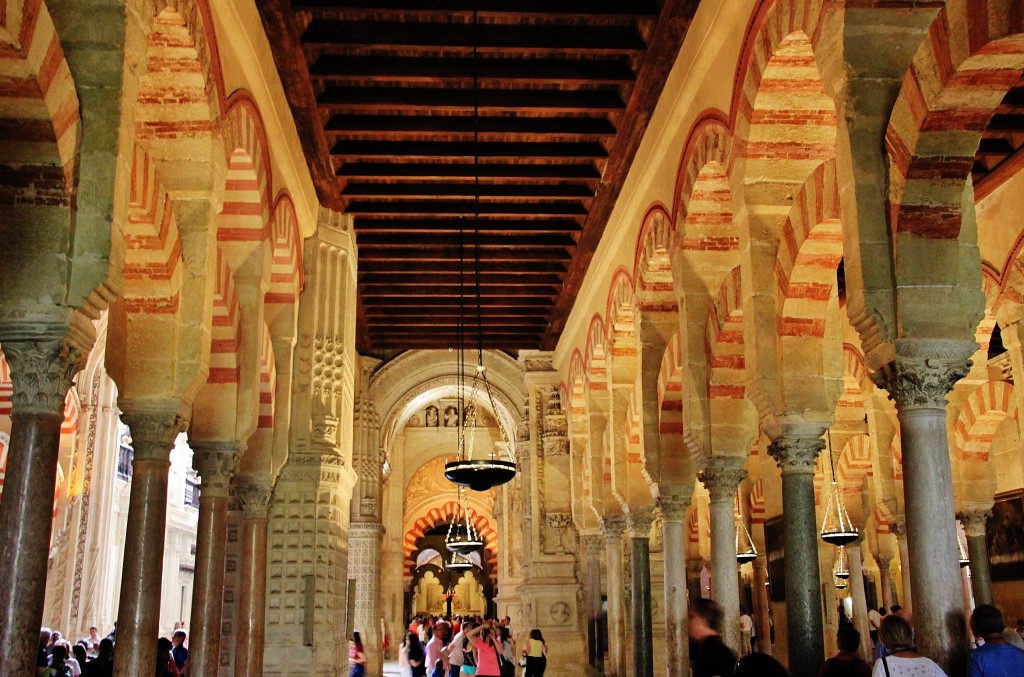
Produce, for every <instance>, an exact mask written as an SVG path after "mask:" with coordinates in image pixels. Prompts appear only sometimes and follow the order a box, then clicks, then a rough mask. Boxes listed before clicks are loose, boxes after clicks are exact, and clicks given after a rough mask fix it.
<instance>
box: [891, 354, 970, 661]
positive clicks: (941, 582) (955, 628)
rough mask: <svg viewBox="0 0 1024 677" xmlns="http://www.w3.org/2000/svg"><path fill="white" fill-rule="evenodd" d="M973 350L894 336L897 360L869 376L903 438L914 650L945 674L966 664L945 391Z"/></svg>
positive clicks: (965, 367) (963, 370)
mask: <svg viewBox="0 0 1024 677" xmlns="http://www.w3.org/2000/svg"><path fill="white" fill-rule="evenodd" d="M976 349H977V345H976V344H975V343H974V342H973V341H951V340H950V341H939V340H933V341H923V340H922V341H914V342H910V341H903V342H897V345H896V354H897V356H896V359H895V360H893V361H892V362H890V363H889V364H888V365H886V366H885V368H884V369H883V370H881V371H879V372H876V373H875V375H874V378H875V379H876V382H877V383H878V384H879V385H882V386H883V387H884V388H885V389H886V390H888V391H889V394H890V397H892V399H893V400H895V402H896V410H897V418H898V419H899V422H900V432H901V435H902V439H903V496H904V503H905V506H906V508H905V513H906V521H907V550H908V552H909V555H910V562H911V569H912V570H913V572H914V576H913V578H912V579H911V581H910V585H911V589H912V590H913V597H914V602H915V604H914V628H915V630H916V637H917V638H918V640H917V644H918V650H919V651H920V652H921V653H922V654H924V655H925V656H928V657H929V658H931V659H932V660H934V661H935V662H936V663H938V664H939V666H940V667H942V669H943V670H945V671H946V674H950V675H954V674H955V675H960V674H964V672H965V671H966V669H967V624H966V618H965V615H964V605H963V599H962V596H961V592H960V588H961V585H960V571H959V567H958V565H957V552H958V549H959V546H958V544H957V534H956V521H955V516H954V510H953V478H952V474H951V471H950V462H949V441H948V435H947V431H946V395H947V394H948V393H949V391H950V390H951V389H952V388H953V385H954V384H956V382H957V381H959V380H960V379H961V378H963V377H964V375H966V374H967V372H968V370H969V369H970V366H971V360H970V357H971V355H973V353H974V351H975V350H976ZM900 556H901V557H902V556H903V552H900Z"/></svg>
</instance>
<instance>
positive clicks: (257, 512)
mask: <svg viewBox="0 0 1024 677" xmlns="http://www.w3.org/2000/svg"><path fill="white" fill-rule="evenodd" d="M231 491H232V492H233V493H234V494H235V496H237V497H238V502H239V503H240V504H241V507H242V514H243V515H244V516H245V519H247V520H251V519H263V518H265V517H266V516H267V511H268V510H269V509H270V499H271V497H272V496H273V495H274V487H273V485H272V484H271V483H270V478H269V477H260V476H255V475H235V476H234V478H233V479H232V480H231Z"/></svg>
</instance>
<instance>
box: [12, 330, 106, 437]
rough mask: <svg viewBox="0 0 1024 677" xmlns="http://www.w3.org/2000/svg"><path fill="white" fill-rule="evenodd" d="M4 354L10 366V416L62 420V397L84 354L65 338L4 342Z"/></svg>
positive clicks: (85, 354)
mask: <svg viewBox="0 0 1024 677" xmlns="http://www.w3.org/2000/svg"><path fill="white" fill-rule="evenodd" d="M2 347H3V351H4V355H5V356H6V357H7V362H8V363H9V364H10V365H11V382H12V383H11V385H12V386H13V388H14V392H13V393H12V394H11V411H12V414H14V415H18V414H34V415H43V416H53V417H59V418H61V419H63V418H64V398H65V397H66V396H67V394H68V388H70V387H71V381H72V380H73V379H74V377H75V374H77V373H78V372H79V371H80V370H81V369H82V367H84V366H85V360H86V358H87V357H88V353H86V352H85V351H83V350H82V349H80V348H78V347H77V346H75V345H72V344H71V343H70V342H69V341H68V340H67V338H65V337H63V336H58V337H44V338H38V339H24V340H13V341H12V340H8V341H5V342H4V344H3V346H2Z"/></svg>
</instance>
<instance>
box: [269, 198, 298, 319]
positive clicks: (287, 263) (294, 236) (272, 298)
mask: <svg viewBox="0 0 1024 677" xmlns="http://www.w3.org/2000/svg"><path fill="white" fill-rule="evenodd" d="M270 246H271V256H272V258H271V263H270V285H269V287H268V288H267V293H266V294H265V295H264V297H263V300H264V303H266V304H267V305H268V306H289V305H292V304H294V303H295V302H297V301H298V299H299V292H300V291H301V290H302V283H303V278H302V238H301V237H300V236H299V219H298V217H297V216H296V215H295V205H294V204H293V203H292V199H291V197H290V196H289V195H288V194H287V193H282V194H281V195H279V196H278V198H277V201H276V202H275V203H274V210H273V213H272V214H271V217H270Z"/></svg>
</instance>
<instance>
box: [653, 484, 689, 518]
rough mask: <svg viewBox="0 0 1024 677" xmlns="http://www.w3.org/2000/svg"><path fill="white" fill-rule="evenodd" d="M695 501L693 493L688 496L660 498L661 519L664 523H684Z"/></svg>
mask: <svg viewBox="0 0 1024 677" xmlns="http://www.w3.org/2000/svg"><path fill="white" fill-rule="evenodd" d="M692 500H693V493H692V491H691V493H690V494H689V495H688V496H681V495H678V494H677V495H674V496H660V497H659V498H658V509H659V510H660V511H661V519H662V520H663V521H664V522H680V523H681V522H682V521H683V520H685V519H686V511H687V509H688V508H689V507H690V501H692Z"/></svg>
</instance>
